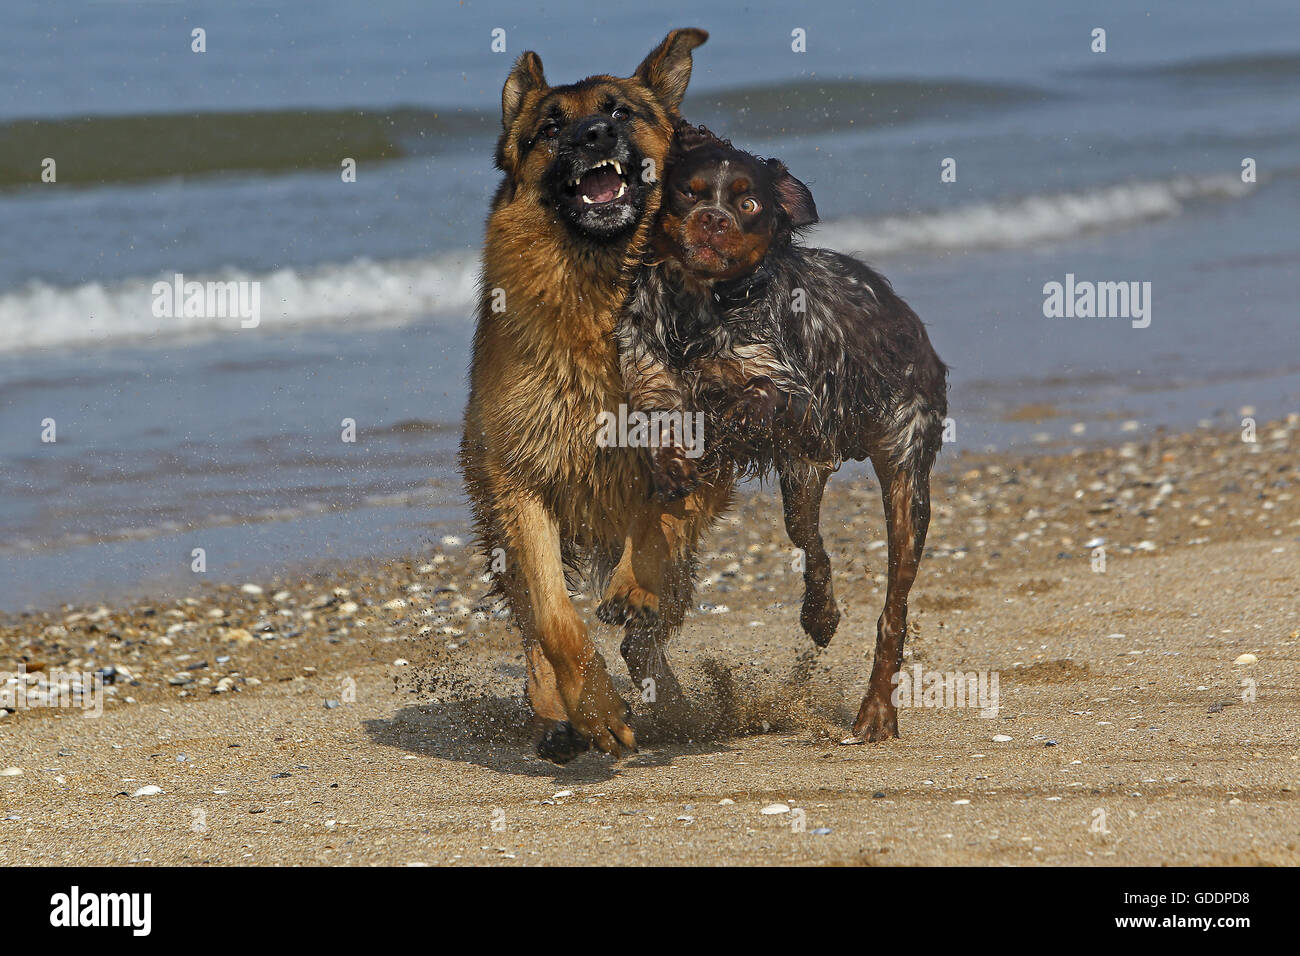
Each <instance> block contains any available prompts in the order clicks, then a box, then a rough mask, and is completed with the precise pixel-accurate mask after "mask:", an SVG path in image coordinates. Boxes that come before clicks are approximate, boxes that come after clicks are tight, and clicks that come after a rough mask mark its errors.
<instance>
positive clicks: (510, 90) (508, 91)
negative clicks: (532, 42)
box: [501, 50, 689, 132]
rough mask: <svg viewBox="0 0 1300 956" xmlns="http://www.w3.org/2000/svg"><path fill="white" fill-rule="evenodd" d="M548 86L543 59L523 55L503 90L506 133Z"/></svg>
mask: <svg viewBox="0 0 1300 956" xmlns="http://www.w3.org/2000/svg"><path fill="white" fill-rule="evenodd" d="M687 75H689V71H688V74H687ZM548 85H549V84H547V82H546V76H545V75H544V74H543V73H542V58H541V57H540V56H538V55H537V54H536V53H534V52H533V51H532V50H528V51H527V52H525V53H521V54H520V55H519V59H517V60H515V66H514V69H513V70H511V71H510V76H509V77H507V78H506V85H505V86H504V87H503V88H502V90H501V125H502V126H503V127H504V128H505V130H506V132H510V126H511V124H512V123H514V121H515V117H516V116H518V115H519V111H520V110H521V109H523V108H524V100H525V99H526V98H527V96H528V94H529V93H531V92H533V91H534V90H545V89H547V88H548Z"/></svg>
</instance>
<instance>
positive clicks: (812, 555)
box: [780, 462, 840, 647]
mask: <svg viewBox="0 0 1300 956" xmlns="http://www.w3.org/2000/svg"><path fill="white" fill-rule="evenodd" d="M780 473H781V502H782V504H783V506H784V508H785V531H786V534H788V535H789V536H790V541H791V542H792V543H793V544H794V546H795V547H796V548H799V549H800V550H801V551H803V554H804V572H803V589H804V590H803V609H802V610H801V611H800V613H799V623H800V624H801V625H803V629H804V631H805V632H806V633H807V635H808V636H809V637H811V638H812V639H813V643H814V644H816V645H817V646H818V647H825V646H826V645H827V644H829V643H830V642H831V638H832V637H834V636H835V628H836V627H837V626H838V625H839V623H840V609H839V607H838V606H836V604H835V588H834V587H833V586H832V584H831V559H830V556H829V555H828V554H827V553H826V547H825V545H824V544H823V542H822V535H821V529H820V521H821V509H822V492H823V491H824V490H825V488H826V482H827V480H828V479H829V478H830V476H831V471H830V469H829V468H824V467H819V466H816V465H805V464H801V463H798V462H782V463H781V465H780Z"/></svg>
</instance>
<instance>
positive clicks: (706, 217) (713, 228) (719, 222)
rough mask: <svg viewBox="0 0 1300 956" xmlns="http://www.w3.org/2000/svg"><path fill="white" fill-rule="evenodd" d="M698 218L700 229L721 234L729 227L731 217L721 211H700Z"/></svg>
mask: <svg viewBox="0 0 1300 956" xmlns="http://www.w3.org/2000/svg"><path fill="white" fill-rule="evenodd" d="M699 217H700V227H701V228H702V229H704V230H705V231H706V232H715V233H716V232H723V231H725V230H726V228H727V227H728V226H729V225H731V217H730V216H728V215H727V214H726V213H725V212H723V211H722V210H721V209H702V210H700V212H699Z"/></svg>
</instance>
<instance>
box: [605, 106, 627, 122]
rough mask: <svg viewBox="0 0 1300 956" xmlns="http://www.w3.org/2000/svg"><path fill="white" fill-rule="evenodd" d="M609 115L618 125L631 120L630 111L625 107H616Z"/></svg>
mask: <svg viewBox="0 0 1300 956" xmlns="http://www.w3.org/2000/svg"><path fill="white" fill-rule="evenodd" d="M609 115H610V116H611V117H613V118H614V119H616V120H618V121H619V122H620V123H623V122H626V121H627V120H630V119H631V118H632V111H631V110H630V109H628V108H627V107H626V106H616V107H614V109H613V110H611V111H610V114H609Z"/></svg>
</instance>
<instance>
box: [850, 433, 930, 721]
mask: <svg viewBox="0 0 1300 956" xmlns="http://www.w3.org/2000/svg"><path fill="white" fill-rule="evenodd" d="M873 464H874V465H875V468H876V475H877V477H879V479H880V491H881V496H882V497H883V498H884V503H885V525H886V527H887V529H888V536H889V583H888V585H887V588H886V592H885V609H884V612H883V613H882V614H881V615H880V620H879V621H878V622H877V624H876V658H875V661H874V663H873V664H872V667H871V680H870V683H869V684H868V686H867V694H866V696H865V697H863V699H862V706H861V708H860V709H859V710H858V718H857V720H855V721H854V722H853V736H852V737H849V738H848V739H847V740H845V741H844V742H845V743H862V742H863V741H871V742H873V743H874V742H877V741H881V740H888V739H889V738H891V737H897V736H898V711H897V709H896V708H895V707H894V701H893V692H894V681H895V677H896V675H897V674H898V669H899V668H900V667H901V666H902V664H903V642H904V641H905V640H906V638H907V595H908V592H909V591H910V590H911V588H912V582H913V581H915V580H916V570H917V566H918V565H919V564H920V561H921V553H922V551H923V550H924V548H925V533H926V530H927V528H928V527H929V525H930V469H929V467H928V465H926V466H923V467H912V466H895V465H893V464H892V463H891V462H889V461H888V459H887V457H886V456H885V455H884V454H883V453H882V455H881V456H880V457H879V458H877V459H876V460H874V461H873Z"/></svg>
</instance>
